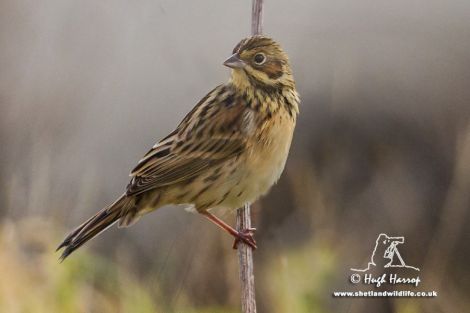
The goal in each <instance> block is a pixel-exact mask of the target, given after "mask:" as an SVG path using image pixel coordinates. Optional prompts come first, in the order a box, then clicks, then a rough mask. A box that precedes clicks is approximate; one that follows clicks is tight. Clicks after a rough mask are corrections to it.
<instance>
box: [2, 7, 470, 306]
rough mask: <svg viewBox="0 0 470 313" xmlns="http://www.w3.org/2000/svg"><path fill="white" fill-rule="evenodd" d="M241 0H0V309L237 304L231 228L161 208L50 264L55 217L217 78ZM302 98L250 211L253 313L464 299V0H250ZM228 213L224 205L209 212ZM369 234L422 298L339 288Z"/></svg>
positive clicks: (233, 37)
mask: <svg viewBox="0 0 470 313" xmlns="http://www.w3.org/2000/svg"><path fill="white" fill-rule="evenodd" d="M250 11H251V2H250V1H248V0H247V1H228V0H227V1H220V0H210V1H209V0H208V1H182V0H178V1H175V0H171V1H170V0H157V1H155V0H152V1H150V0H141V1H122V0H118V1H110V0H104V1H92V0H83V1H63V0H44V1H32V0H1V1H0V112H1V114H0V147H1V149H0V184H1V186H2V188H0V312H8V313H15V312H65V313H67V312H99V313H101V312H164V313H167V312H169V313H173V312H175V313H196V312H197V313H209V312H210V313H217V312H228V313H230V312H239V310H240V309H239V307H240V304H239V302H240V301H239V297H240V292H239V282H238V265H237V257H236V252H234V251H233V250H232V249H231V244H232V240H231V238H229V236H227V235H226V234H224V233H222V232H221V231H220V230H219V229H217V228H216V227H215V226H213V225H211V224H209V223H208V222H207V221H206V220H204V219H203V218H202V217H200V216H197V215H194V214H189V213H187V212H185V211H184V210H182V209H179V208H178V209H177V208H171V207H169V208H162V209H161V210H158V211H157V212H154V213H152V214H150V215H148V216H146V217H145V218H143V219H142V220H140V221H139V222H138V223H137V224H136V225H135V226H134V227H131V228H128V229H120V230H118V229H117V228H115V227H113V228H110V229H109V230H108V231H107V232H105V233H104V234H102V235H101V236H100V237H99V239H96V240H94V241H92V242H91V243H90V244H88V245H87V246H86V247H85V248H84V249H80V250H79V251H78V252H77V253H75V254H74V255H72V256H71V257H70V258H69V259H68V260H67V261H65V262H64V263H63V264H59V263H58V261H57V259H58V256H59V255H58V254H57V253H54V249H55V247H56V246H57V244H58V243H59V242H60V241H61V239H63V237H64V235H65V234H66V233H67V232H68V231H70V230H71V229H72V228H73V227H75V226H76V225H78V224H79V223H81V222H82V221H83V220H84V219H86V218H88V217H89V216H90V215H92V214H93V213H94V212H96V211H97V210H99V209H101V208H102V207H104V206H105V205H106V204H109V203H111V202H112V201H113V200H114V199H115V198H116V197H117V196H118V195H120V194H121V193H122V192H123V190H124V188H125V186H126V184H127V182H128V179H129V178H128V173H129V170H130V169H131V168H132V167H133V166H134V165H135V164H136V162H137V161H138V160H139V158H140V157H141V156H142V155H143V154H144V153H145V152H146V151H147V150H148V149H149V148H150V147H151V146H152V145H153V144H154V142H155V141H157V140H158V139H160V138H162V137H163V136H165V135H166V134H168V133H169V132H170V131H171V130H172V129H173V127H175V126H176V124H177V123H178V122H179V121H180V120H181V119H182V117H183V116H184V115H185V113H187V112H188V111H189V110H190V109H191V108H192V106H193V105H194V104H195V103H196V102H197V101H198V100H199V99H200V98H202V97H203V96H204V95H205V94H206V92H208V91H209V90H211V89H212V88H213V87H214V86H215V85H217V84H219V83H222V82H224V81H225V80H227V78H228V75H229V71H228V69H226V68H224V67H223V66H222V62H223V60H225V58H226V57H228V56H229V55H230V52H231V51H232V48H233V47H234V46H235V44H236V43H237V42H238V41H239V40H240V39H241V38H243V37H245V36H246V35H247V34H249V27H250V14H251V13H250ZM264 29H265V33H266V34H268V35H270V36H272V37H274V38H275V39H276V40H278V41H279V42H281V43H282V45H283V47H284V48H285V50H286V51H287V52H288V53H289V56H290V58H291V62H292V66H293V69H294V74H295V77H296V81H297V84H298V89H299V92H300V94H301V96H302V105H301V114H300V117H299V122H298V127H297V129H296V134H295V138H294V142H293V146H292V150H291V154H290V158H289V161H288V164H287V167H286V171H285V173H284V175H283V176H282V179H281V180H280V182H279V183H278V184H277V185H276V186H275V187H274V188H273V189H272V191H271V193H270V194H269V195H268V196H267V197H265V198H263V199H262V200H261V201H259V202H258V203H256V204H255V205H254V208H253V210H254V213H253V215H254V216H253V219H254V224H255V225H256V227H257V229H258V231H257V233H256V238H257V241H258V245H259V249H258V250H257V251H256V253H255V276H256V284H257V285H256V288H257V300H258V306H259V312H274V313H278V312H279V313H285V312H293V313H304V312H350V313H354V312H379V313H380V312H384V313H385V312H399V313H414V312H464V311H468V310H470V300H469V298H468V293H469V292H470V267H469V262H468V258H469V257H470V245H469V243H468V242H469V240H470V232H469V231H468V230H467V231H466V230H465V229H466V228H465V227H466V226H465V225H468V222H469V221H470V216H469V212H468V211H469V205H470V192H469V191H470V120H469V117H470V88H469V87H470V40H469V39H470V2H468V1H463V0H451V1H437V0H426V1H424V0H406V1H405V0H398V1H385V0H358V1H327V0H316V1H306V0H304V1H300V0H293V1H275V0H267V1H265V18H264ZM222 216H223V218H224V219H226V220H228V221H230V222H231V223H234V214H233V213H224V214H222ZM379 233H387V234H389V235H391V236H405V244H403V245H401V246H400V253H401V255H402V256H403V258H404V259H405V260H406V262H407V263H408V264H411V265H414V266H417V267H419V268H420V269H421V272H420V278H421V280H422V283H421V284H420V286H419V287H418V288H414V289H413V288H411V290H423V291H427V290H436V291H438V293H439V294H438V297H437V298H433V299H412V298H408V299H400V298H393V299H386V298H379V299H367V298H361V299H359V298H344V299H338V298H333V297H332V296H331V295H332V292H333V291H342V290H347V291H350V290H352V291H355V290H358V287H357V286H354V285H352V284H351V283H350V282H349V276H350V270H349V269H350V268H351V267H361V266H363V265H366V264H367V262H368V260H369V257H370V252H371V249H372V247H373V244H374V243H375V239H376V238H377V236H378V234H379Z"/></svg>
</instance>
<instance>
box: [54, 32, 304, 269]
mask: <svg viewBox="0 0 470 313" xmlns="http://www.w3.org/2000/svg"><path fill="white" fill-rule="evenodd" d="M223 65H225V66H227V67H229V68H230V70H231V75H230V78H229V80H228V82H226V83H225V84H221V85H219V86H217V87H215V88H214V89H212V90H211V91H210V92H209V93H208V94H207V95H206V96H205V97H203V98H202V99H201V100H200V101H199V102H198V103H197V104H196V106H195V107H194V108H193V109H192V110H191V111H190V112H189V113H188V114H187V115H186V116H185V117H184V118H183V119H182V121H181V122H180V123H179V124H178V126H177V127H176V129H175V130H174V131H173V132H171V133H170V134H169V135H168V136H166V137H164V138H163V139H162V140H160V141H159V142H157V143H156V144H155V145H154V146H153V147H152V148H151V149H150V150H149V151H148V152H147V153H146V154H145V155H144V157H143V158H142V159H141V160H140V161H139V162H138V163H137V165H136V166H135V168H134V169H133V170H132V171H131V173H130V176H131V179H130V182H129V184H128V185H127V188H126V189H125V192H124V193H123V194H122V195H121V196H120V197H119V198H118V199H117V200H116V201H115V202H113V203H112V204H111V205H109V206H107V207H105V208H103V209H102V210H101V211H99V212H98V213H96V214H95V215H94V216H92V217H91V218H90V219H88V220H87V221H85V222H84V223H82V224H81V225H80V226H78V227H77V228H75V229H74V230H73V231H72V232H70V234H68V235H67V236H66V237H65V239H64V240H63V241H62V243H61V244H60V245H59V246H58V248H57V250H61V249H63V251H62V254H61V256H60V259H61V261H63V260H64V259H66V258H67V257H68V256H69V255H70V254H71V253H72V252H74V251H75V250H76V249H78V248H79V247H81V246H82V245H83V244H84V243H86V242H87V241H89V240H90V239H92V238H94V237H96V236H97V235H98V234H100V233H101V232H102V231H104V230H105V229H107V228H108V227H110V226H111V225H113V224H115V223H117V224H118V227H128V226H131V225H133V224H134V223H135V222H136V221H137V220H138V219H139V218H140V217H142V216H143V215H145V214H146V213H149V212H151V211H154V210H156V209H158V208H160V207H163V206H166V205H180V204H184V205H190V206H192V207H193V208H194V210H195V211H196V212H197V213H200V214H201V215H203V216H204V217H206V218H207V219H208V220H210V221H211V222H213V223H214V224H216V225H217V226H219V227H220V228H222V229H223V230H225V231H226V232H228V233H229V234H230V235H232V236H233V237H234V238H235V241H234V248H237V245H238V243H239V242H244V243H246V244H248V245H249V246H251V247H252V248H254V249H256V248H257V245H256V242H255V240H254V237H253V234H254V231H255V229H254V228H250V229H244V230H240V231H237V230H235V229H234V228H233V227H231V226H230V225H228V224H227V223H226V222H224V221H223V220H222V219H220V218H219V217H217V216H215V215H214V214H213V213H211V212H210V210H211V209H212V208H225V209H232V210H233V209H236V208H239V207H242V206H243V205H245V204H250V203H253V202H254V201H256V200H257V199H258V198H260V197H261V196H263V195H265V194H266V193H267V192H268V190H269V189H270V188H271V187H272V186H273V185H274V184H275V183H276V182H277V181H278V179H279V178H280V176H281V173H282V172H283V170H284V167H285V163H286V160H287V156H288V154H289V149H290V146H291V142H292V138H293V133H294V128H295V124H296V120H297V116H298V114H299V104H300V97H299V94H298V92H297V90H296V86H295V81H294V77H293V74H292V70H291V66H290V63H289V58H288V56H287V54H286V53H285V52H284V50H283V49H282V48H281V46H280V45H279V44H278V43H277V42H276V41H274V40H273V39H272V38H270V37H267V36H263V35H255V36H250V37H247V38H244V39H242V40H241V41H240V42H239V43H238V44H237V45H236V46H235V48H234V49H233V51H232V54H231V56H230V57H229V58H228V59H227V60H226V61H225V62H223Z"/></svg>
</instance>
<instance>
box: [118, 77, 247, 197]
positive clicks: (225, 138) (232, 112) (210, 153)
mask: <svg viewBox="0 0 470 313" xmlns="http://www.w3.org/2000/svg"><path fill="white" fill-rule="evenodd" d="M250 111H251V110H250V109H249V107H248V106H246V104H245V103H244V102H243V100H242V98H240V97H236V94H235V91H234V90H232V89H230V88H229V87H227V86H224V85H222V86H219V87H217V88H215V89H214V90H212V91H211V92H210V93H209V94H208V95H206V96H205V97H204V98H203V99H202V100H201V101H200V102H199V103H198V104H197V105H196V107H195V108H194V109H193V110H192V111H191V112H190V113H189V114H188V115H187V116H186V117H185V118H184V119H183V121H182V122H181V123H180V124H179V125H178V127H177V128H176V130H175V131H174V132H172V133H171V134H170V135H168V136H167V137H165V138H164V139H163V140H161V141H160V142H159V143H157V144H156V145H155V146H154V147H153V148H152V149H151V150H150V151H149V152H148V153H147V154H146V155H145V156H144V158H143V159H142V160H140V162H139V163H138V164H137V166H136V167H135V168H134V170H133V171H132V172H131V176H132V180H131V182H130V183H129V185H128V187H127V194H128V195H134V194H139V193H142V192H145V191H149V190H152V189H155V188H159V187H163V186H169V185H172V184H176V183H180V182H184V181H187V180H190V179H193V178H194V177H196V176H198V175H202V174H204V173H205V172H206V171H208V170H210V169H211V168H212V167H213V166H214V165H216V164H220V163H223V162H225V161H227V160H229V159H231V158H234V157H236V156H237V155H239V154H240V153H241V152H243V151H244V150H245V149H246V146H247V139H248V137H249V135H250V130H251V129H253V127H251V125H249V124H250V123H252V119H250V118H248V117H249V116H251V113H252V112H250Z"/></svg>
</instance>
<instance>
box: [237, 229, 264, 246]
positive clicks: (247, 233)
mask: <svg viewBox="0 0 470 313" xmlns="http://www.w3.org/2000/svg"><path fill="white" fill-rule="evenodd" d="M255 231H256V228H251V227H250V228H247V229H243V230H241V231H239V232H238V234H237V236H236V237H235V240H234V242H233V249H238V244H239V243H240V242H241V241H243V242H244V243H246V244H247V245H249V246H250V247H252V248H253V250H256V249H257V248H258V247H257V246H256V241H255V239H254V238H253V235H254V233H255Z"/></svg>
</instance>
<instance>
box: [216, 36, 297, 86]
mask: <svg viewBox="0 0 470 313" xmlns="http://www.w3.org/2000/svg"><path fill="white" fill-rule="evenodd" d="M232 53H233V54H232V56H231V57H230V58H228V59H227V60H226V61H225V62H224V65H225V66H228V67H230V68H232V77H231V81H232V83H233V84H234V85H235V86H237V87H239V88H241V89H246V88H250V87H258V88H263V89H266V88H282V87H294V78H293V76H292V71H291V69H290V66H289V59H288V57H287V54H286V53H285V52H284V51H283V50H282V48H281V46H280V45H279V44H278V43H277V42H275V41H274V40H272V39H271V38H269V37H265V36H253V37H248V38H246V39H243V40H242V41H240V42H239V43H238V44H237V45H236V46H235V48H234V49H233V52H232Z"/></svg>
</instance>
